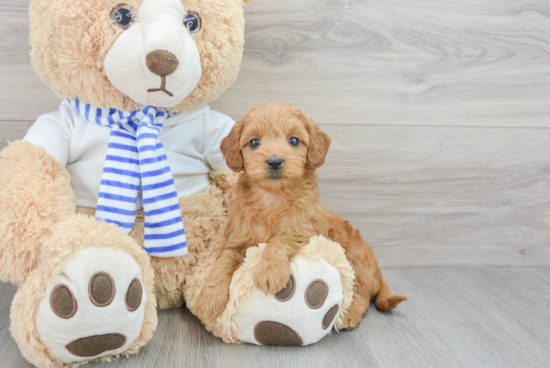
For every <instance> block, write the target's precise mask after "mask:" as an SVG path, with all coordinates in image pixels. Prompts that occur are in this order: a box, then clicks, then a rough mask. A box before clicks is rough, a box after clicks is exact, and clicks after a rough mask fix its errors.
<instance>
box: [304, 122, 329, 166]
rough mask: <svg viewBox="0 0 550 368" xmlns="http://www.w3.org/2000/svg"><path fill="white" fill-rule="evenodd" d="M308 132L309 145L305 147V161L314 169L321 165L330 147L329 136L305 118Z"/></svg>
mask: <svg viewBox="0 0 550 368" xmlns="http://www.w3.org/2000/svg"><path fill="white" fill-rule="evenodd" d="M307 122H308V124H307V130H308V133H309V147H308V149H307V163H306V165H308V166H309V167H312V168H314V169H316V168H318V167H321V166H323V164H324V163H325V157H326V156H327V153H328V149H329V147H330V137H329V136H328V134H327V133H325V132H323V131H322V130H321V128H319V126H317V124H315V122H314V121H313V120H312V119H307Z"/></svg>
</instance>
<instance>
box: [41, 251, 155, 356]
mask: <svg viewBox="0 0 550 368" xmlns="http://www.w3.org/2000/svg"><path fill="white" fill-rule="evenodd" d="M46 295H47V296H46V298H44V299H43V300H42V301H41V302H40V306H39V309H38V313H37V315H36V326H37V330H38V332H39V334H40V340H41V341H42V342H43V343H44V345H45V346H46V347H47V348H48V350H49V353H50V354H51V355H52V356H53V357H55V358H57V359H59V360H61V361H62V362H63V363H74V362H79V361H83V360H89V359H94V358H98V357H101V356H106V355H116V354H120V353H122V352H124V351H125V350H126V349H128V347H129V346H130V345H131V344H132V343H133V342H134V341H135V340H136V339H137V337H138V336H139V334H140V331H141V327H142V323H143V318H144V306H145V303H146V299H147V295H146V293H145V292H144V288H143V286H142V281H141V268H140V266H139V265H138V264H137V262H136V261H135V260H134V259H133V258H132V257H131V256H130V255H128V254H127V253H126V252H124V251H122V250H120V249H109V248H86V249H84V250H83V251H81V252H80V253H78V254H77V255H76V256H74V257H72V258H71V259H70V260H69V261H68V262H67V264H66V266H65V267H64V268H63V270H62V272H60V273H59V274H58V275H57V276H54V277H53V280H52V282H51V284H50V286H49V288H48V291H47V293H46Z"/></svg>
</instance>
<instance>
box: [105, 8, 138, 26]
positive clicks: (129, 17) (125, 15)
mask: <svg viewBox="0 0 550 368" xmlns="http://www.w3.org/2000/svg"><path fill="white" fill-rule="evenodd" d="M135 18H136V13H134V8H132V7H131V6H130V5H128V4H118V5H117V6H115V7H114V8H113V10H111V23H112V24H114V25H115V26H117V27H119V28H122V29H128V28H130V26H131V25H132V24H133V23H134V20H135Z"/></svg>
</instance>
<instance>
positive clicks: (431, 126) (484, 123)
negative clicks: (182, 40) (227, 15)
mask: <svg viewBox="0 0 550 368" xmlns="http://www.w3.org/2000/svg"><path fill="white" fill-rule="evenodd" d="M28 3H29V0H0V149H1V148H3V147H5V146H6V145H7V142H6V141H7V140H10V141H13V140H16V139H21V138H22V137H23V136H24V134H25V132H26V130H27V129H28V127H29V126H30V125H31V124H32V123H33V121H34V120H35V119H36V118H37V117H38V116H39V115H40V114H43V113H47V112H50V111H53V110H56V109H57V107H58V105H59V102H60V100H59V98H58V97H56V96H54V95H53V93H51V92H50V90H49V89H48V88H47V87H46V86H44V85H43V84H42V83H41V82H40V80H39V79H38V78H37V77H36V75H35V74H34V73H33V71H32V69H31V66H30V63H29V55H28V53H29V45H28V23H29V21H28V15H27V7H28ZM246 19H247V29H246V45H245V55H244V59H243V64H242V69H241V73H240V76H239V78H238V80H237V82H236V83H235V84H234V85H233V86H232V87H231V88H230V89H229V90H228V91H227V92H226V93H224V94H223V95H222V96H221V97H220V98H219V99H218V100H217V101H215V102H214V103H212V104H211V106H212V107H213V108H214V109H217V110H219V111H221V112H223V113H226V114H228V115H230V116H231V117H232V118H234V119H235V120H239V119H240V118H241V117H242V116H243V115H244V114H245V113H246V112H247V111H248V110H249V109H250V108H252V107H254V106H256V105H259V104H262V103H267V102H288V103H292V104H295V105H297V106H298V107H300V108H302V110H303V111H304V112H305V113H306V114H307V115H308V116H311V117H312V118H313V119H314V120H316V121H317V123H318V124H319V125H320V126H321V128H322V129H324V130H325V131H327V132H328V133H329V134H330V136H331V137H332V141H333V146H332V148H331V150H330V151H329V155H328V158H327V162H326V164H325V166H323V167H322V168H321V169H320V170H319V175H320V189H321V193H322V194H321V195H322V201H323V202H324V203H325V205H326V206H327V207H329V208H330V209H332V210H334V211H338V212H340V213H342V214H343V215H344V217H346V218H347V219H349V220H350V222H351V223H352V224H353V225H354V226H355V227H356V228H358V229H360V230H361V233H362V235H363V236H364V238H365V239H366V240H367V241H369V242H370V243H371V244H372V245H373V247H374V250H375V252H376V254H377V256H378V258H379V261H380V264H381V266H382V267H383V268H385V275H386V278H387V279H388V280H389V281H390V283H391V285H392V287H393V289H394V291H396V292H398V293H401V294H404V295H408V296H410V297H412V299H411V300H410V301H409V302H407V303H405V304H403V305H402V307H400V308H399V309H398V310H397V311H396V312H394V313H391V314H388V315H385V314H381V313H379V312H378V311H376V310H371V311H369V313H368V315H367V316H366V318H365V320H364V322H363V323H362V324H361V325H360V327H359V328H358V329H357V330H355V331H351V332H343V333H334V334H332V335H331V336H328V337H327V338H325V339H324V340H322V341H321V342H320V343H319V344H317V345H314V346H311V347H306V348H269V347H254V346H247V345H240V346H235V345H225V344H223V343H222V342H220V341H219V340H217V339H215V338H214V337H212V336H211V335H210V334H208V333H207V332H205V330H204V329H203V328H202V327H201V326H200V325H199V323H198V321H197V319H196V318H194V317H193V316H191V315H190V314H189V312H187V311H186V310H184V309H181V310H171V311H165V312H161V313H160V326H159V329H158V330H157V332H156V334H155V337H154V338H153V340H152V341H151V342H150V343H149V344H148V345H146V346H145V348H144V349H142V351H141V352H140V353H139V354H138V355H137V356H134V357H133V358H131V359H128V360H127V359H121V360H119V361H117V362H116V363H115V364H111V365H109V366H111V367H224V368H227V367H238V368H242V367H248V366H250V367H258V366H259V367H308V366H311V367H316V368H317V367H352V368H353V367H378V366H380V367H454V366H457V367H522V368H523V367H548V366H549V365H550V363H549V362H550V353H549V351H550V333H549V332H548V331H550V311H549V308H548V305H549V301H550V296H549V295H550V286H549V285H550V1H548V0H445V1H437V0H414V1H411V0H376V1H367V0H300V1H296V0H277V1H273V0H255V1H254V2H253V3H252V4H251V5H250V6H249V7H248V8H247V10H246ZM472 267H478V268H472ZM14 293H15V287H13V286H11V285H7V284H0V367H10V368H11V367H25V366H28V365H26V363H25V361H24V360H23V358H22V357H21V355H20V353H19V350H18V349H17V347H16V345H15V343H14V341H13V339H12V338H11V336H10V333H9V305H10V303H11V299H12V297H13V294H14ZM97 366H103V365H101V364H95V365H90V367H97ZM105 366H107V365H106V364H105Z"/></svg>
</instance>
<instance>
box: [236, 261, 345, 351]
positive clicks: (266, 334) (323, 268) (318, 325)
mask: <svg viewBox="0 0 550 368" xmlns="http://www.w3.org/2000/svg"><path fill="white" fill-rule="evenodd" d="M290 271H291V272H290V273H291V276H290V280H289V281H288V283H287V284H286V286H285V287H284V288H283V289H282V290H280V291H279V292H277V293H276V294H275V295H265V293H263V292H262V291H260V290H258V289H253V290H252V291H251V293H250V295H249V297H248V298H246V300H243V302H242V303H241V304H240V305H239V307H238V311H237V313H236V315H235V324H236V326H237V329H238V335H239V339H240V340H241V341H245V342H248V343H252V344H257V345H309V344H313V343H315V342H317V341H319V340H320V339H322V338H323V337H324V336H326V335H327V334H328V333H330V331H331V330H332V326H333V323H334V321H335V319H336V316H337V315H338V312H339V311H340V306H341V304H342V300H343V298H344V297H343V287H342V280H341V276H340V273H339V272H338V270H337V269H336V268H335V267H333V266H332V265H330V264H328V263H327V262H326V261H325V260H323V259H319V260H317V261H305V260H302V259H294V260H293V261H292V263H291V265H290Z"/></svg>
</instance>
